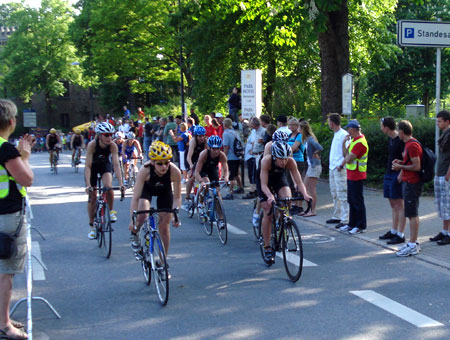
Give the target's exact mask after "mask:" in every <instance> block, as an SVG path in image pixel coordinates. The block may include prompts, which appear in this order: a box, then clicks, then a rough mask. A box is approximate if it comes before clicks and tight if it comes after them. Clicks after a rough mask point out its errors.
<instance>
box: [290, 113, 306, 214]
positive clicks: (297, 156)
mask: <svg viewBox="0 0 450 340" xmlns="http://www.w3.org/2000/svg"><path fill="white" fill-rule="evenodd" d="M288 128H289V132H290V136H289V139H288V144H289V145H290V147H291V149H292V157H293V158H294V161H295V163H296V164H297V169H298V172H299V173H300V175H301V176H302V180H303V181H304V179H305V174H306V163H305V158H304V157H303V154H304V151H305V146H304V145H303V143H302V134H301V133H300V131H299V128H300V124H299V123H298V120H297V119H295V118H291V119H290V120H289V125H288ZM287 178H288V182H289V186H290V188H291V192H296V191H297V190H295V183H294V181H293V180H292V177H291V176H290V174H288V176H287ZM290 211H291V215H303V207H302V201H295V202H293V204H292V207H291V209H290Z"/></svg>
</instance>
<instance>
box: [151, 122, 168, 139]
mask: <svg viewBox="0 0 450 340" xmlns="http://www.w3.org/2000/svg"><path fill="white" fill-rule="evenodd" d="M166 125H167V118H166V117H162V118H160V119H159V128H158V130H157V131H156V132H154V134H155V135H156V137H155V140H159V141H161V142H163V141H164V128H165V127H166Z"/></svg>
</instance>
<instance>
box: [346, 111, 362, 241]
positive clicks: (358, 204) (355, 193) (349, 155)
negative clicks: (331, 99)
mask: <svg viewBox="0 0 450 340" xmlns="http://www.w3.org/2000/svg"><path fill="white" fill-rule="evenodd" d="M345 128H347V130H348V134H349V135H348V136H347V137H346V138H345V139H344V141H343V143H342V152H343V153H344V156H345V158H344V161H343V162H342V164H341V165H340V169H341V170H342V169H343V168H344V166H345V167H346V168H347V201H348V204H349V206H350V217H349V221H348V224H347V225H345V226H343V227H341V228H340V230H341V231H347V232H348V233H349V234H351V235H354V234H359V233H362V232H364V231H365V230H366V228H367V219H366V206H365V204H364V196H363V182H364V180H365V179H366V177H367V159H368V155H369V145H368V144H367V140H366V137H364V135H363V134H362V133H361V126H360V125H359V122H358V121H357V120H356V119H354V120H351V121H350V122H349V123H348V124H347V126H346V127H345ZM349 140H350V144H348V146H347V141H349Z"/></svg>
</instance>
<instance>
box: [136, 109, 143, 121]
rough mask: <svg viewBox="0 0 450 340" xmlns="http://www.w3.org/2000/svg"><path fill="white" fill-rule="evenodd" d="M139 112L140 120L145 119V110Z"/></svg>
mask: <svg viewBox="0 0 450 340" xmlns="http://www.w3.org/2000/svg"><path fill="white" fill-rule="evenodd" d="M137 114H138V117H139V119H140V120H144V119H145V113H144V111H142V110H141V111H138V112H137Z"/></svg>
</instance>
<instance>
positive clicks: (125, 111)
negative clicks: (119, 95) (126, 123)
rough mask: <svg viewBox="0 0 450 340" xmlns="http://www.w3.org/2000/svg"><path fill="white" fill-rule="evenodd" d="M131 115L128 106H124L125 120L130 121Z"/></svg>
mask: <svg viewBox="0 0 450 340" xmlns="http://www.w3.org/2000/svg"><path fill="white" fill-rule="evenodd" d="M130 115H131V112H130V110H128V108H127V106H126V105H124V106H123V119H124V120H126V119H130ZM127 132H128V131H127Z"/></svg>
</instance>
